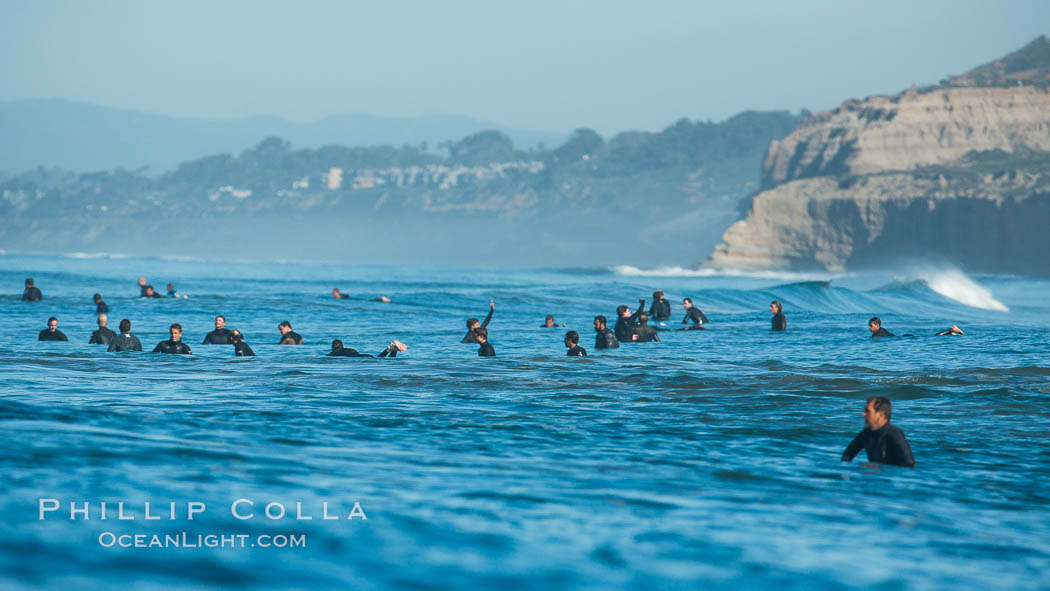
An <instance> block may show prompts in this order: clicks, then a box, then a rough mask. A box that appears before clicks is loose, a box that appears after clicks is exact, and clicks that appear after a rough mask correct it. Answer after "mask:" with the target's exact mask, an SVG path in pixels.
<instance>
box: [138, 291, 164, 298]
mask: <svg viewBox="0 0 1050 591" xmlns="http://www.w3.org/2000/svg"><path fill="white" fill-rule="evenodd" d="M142 297H144V298H163V297H164V296H162V295H160V294H159V293H157V292H153V295H147V294H142Z"/></svg>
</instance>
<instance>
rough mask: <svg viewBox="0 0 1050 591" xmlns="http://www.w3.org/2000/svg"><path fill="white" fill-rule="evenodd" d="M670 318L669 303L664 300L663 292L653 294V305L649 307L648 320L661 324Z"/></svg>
mask: <svg viewBox="0 0 1050 591" xmlns="http://www.w3.org/2000/svg"><path fill="white" fill-rule="evenodd" d="M670 317H671V302H669V301H667V300H665V299H664V292H663V290H660V289H658V290H656V291H654V292H653V305H651V306H649V318H651V319H653V320H656V321H657V322H662V321H664V320H667V319H668V318H670Z"/></svg>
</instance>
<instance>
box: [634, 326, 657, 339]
mask: <svg viewBox="0 0 1050 591" xmlns="http://www.w3.org/2000/svg"><path fill="white" fill-rule="evenodd" d="M657 332H658V331H657V329H655V328H653V327H651V326H649V325H648V324H646V325H639V326H636V327H634V334H636V335H638V340H637V341H635V342H636V343H652V342H657V343H659V342H660V337H658V336H656V333H657Z"/></svg>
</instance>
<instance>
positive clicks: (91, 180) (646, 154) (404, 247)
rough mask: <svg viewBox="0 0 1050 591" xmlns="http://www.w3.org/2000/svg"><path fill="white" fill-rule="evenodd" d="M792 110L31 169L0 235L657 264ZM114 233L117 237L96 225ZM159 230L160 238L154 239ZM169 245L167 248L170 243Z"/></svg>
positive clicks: (338, 256)
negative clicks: (555, 141) (525, 138)
mask: <svg viewBox="0 0 1050 591" xmlns="http://www.w3.org/2000/svg"><path fill="white" fill-rule="evenodd" d="M800 118H801V116H800V115H794V114H791V113H788V112H746V113H741V114H739V115H736V116H734V117H732V118H730V119H729V120H727V121H724V122H720V123H712V122H700V121H688V120H684V119H683V120H681V121H678V122H677V123H675V124H674V125H671V126H669V127H667V128H666V129H664V130H663V131H661V132H658V133H649V132H625V133H621V134H619V135H617V136H615V137H613V138H612V139H609V140H605V139H604V138H602V137H601V136H600V135H599V134H597V133H596V132H594V131H593V130H590V129H577V130H576V131H575V132H573V133H572V135H571V136H570V137H569V139H568V140H566V141H565V142H564V143H562V144H561V145H558V146H555V147H550V148H546V147H545V148H544V149H539V148H538V147H532V148H528V149H519V147H517V145H516V144H515V142H514V141H513V139H512V138H511V137H509V136H508V135H506V134H504V133H502V132H499V131H496V130H487V131H482V132H478V133H474V134H471V135H468V136H466V137H464V138H462V139H460V140H458V141H456V142H450V143H448V144H446V145H445V146H444V149H443V150H442V151H441V154H437V153H434V152H431V151H422V150H420V149H419V148H418V147H415V146H403V147H393V146H376V147H346V146H335V145H330V146H325V147H322V148H316V149H295V148H293V147H292V144H291V143H290V142H288V141H287V140H286V139H283V138H278V137H269V138H266V139H265V140H263V141H261V142H258V143H257V144H255V145H254V146H253V147H251V148H249V149H246V150H243V151H241V152H240V153H239V154H232V153H225V154H214V155H211V156H207V157H204V158H197V159H194V160H189V161H187V162H183V163H182V164H180V165H179V166H178V167H177V168H175V169H174V170H172V171H169V172H167V173H164V174H161V175H148V174H143V173H142V172H141V171H131V170H128V169H125V168H118V169H115V170H111V171H105V172H96V173H82V174H78V173H73V172H67V171H63V170H58V169H42V168H38V169H34V170H31V171H29V172H25V173H22V174H18V175H14V176H12V177H10V178H7V179H6V180H3V181H0V248H5V249H8V250H19V251H27V250H28V251H44V252H56V251H57V252H69V251H94V252H117V253H136V254H169V255H170V254H181V255H188V256H194V255H196V256H214V255H216V253H222V255H223V256H226V257H234V258H236V257H252V258H296V257H299V258H313V259H335V260H346V261H357V262H368V261H370V262H399V263H425V262H441V263H451V264H457V263H463V264H493V265H507V264H530V265H550V264H553V265H585V264H670V263H684V262H687V261H689V260H692V259H695V258H696V256H698V254H699V253H702V252H704V251H706V250H708V249H710V248H711V247H712V246H713V245H714V244H715V242H716V241H717V239H718V236H719V235H720V233H721V231H722V230H723V229H724V228H725V227H726V225H728V224H729V222H730V221H732V219H733V218H734V217H735V215H736V211H737V207H738V204H739V202H740V200H741V199H743V198H744V197H745V196H747V195H748V194H750V193H753V192H754V191H755V190H756V189H757V187H758V171H759V167H760V165H761V161H762V155H763V153H764V151H765V149H766V146H767V145H768V144H769V142H770V141H771V140H774V139H777V138H782V137H783V136H785V135H787V134H788V133H790V132H791V131H792V130H793V129H794V128H795V127H796V126H797V125H798V122H799V120H800ZM114 236H119V237H120V239H119V240H114V239H113V237H114ZM158 237H163V239H158ZM173 249H174V252H173Z"/></svg>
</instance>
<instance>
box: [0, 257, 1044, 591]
mask: <svg viewBox="0 0 1050 591" xmlns="http://www.w3.org/2000/svg"><path fill="white" fill-rule="evenodd" d="M140 275H145V276H147V277H148V278H149V279H150V282H151V283H153V284H154V285H156V286H157V287H158V288H161V289H162V288H163V286H164V285H165V284H166V283H168V282H174V283H175V284H176V286H177V287H178V289H179V291H180V292H181V293H184V294H186V295H188V296H189V298H188V299H179V300H174V299H162V300H150V301H147V300H142V299H140V298H138V297H137V296H138V287H137V286H136V285H135V279H136V278H137V277H138V276H140ZM25 277H33V278H34V279H35V280H36V283H37V285H38V286H39V287H40V288H41V289H42V291H43V293H44V297H45V299H44V301H43V302H40V303H36V304H27V303H23V302H21V301H19V296H20V294H21V291H22V281H23V279H24V278H25ZM333 287H339V288H340V289H342V290H343V291H344V292H345V293H348V294H350V295H351V296H352V298H354V299H351V300H335V299H333V298H332V297H331V295H330V291H331V289H332V288H333ZM658 288H659V289H663V290H664V291H665V292H666V293H667V296H668V298H669V299H670V300H671V301H672V302H673V303H677V302H680V301H681V298H682V297H683V296H688V297H692V298H693V299H694V301H695V302H696V303H697V304H698V305H699V306H700V307H701V308H702V309H703V310H704V312H705V313H706V314H707V316H708V317H709V319H710V326H709V330H706V331H690V332H673V331H669V332H666V333H663V342H660V343H653V344H630V345H626V344H625V345H623V346H622V347H621V348H620V349H618V350H615V351H610V352H596V351H594V350H593V341H594V337H593V329H592V328H591V321H592V318H593V317H594V315H596V314H605V315H607V316H609V317H613V316H614V314H615V308H616V306H617V305H618V304H621V303H623V304H631V305H632V306H633V305H635V304H636V302H637V298H639V297H646V298H647V299H648V298H649V297H650V295H651V293H652V292H653V290H654V289H658ZM1048 291H1050V282H1048V281H1045V280H1035V279H1026V278H1017V277H976V278H973V277H966V276H965V275H962V274H960V273H958V272H954V271H950V270H943V269H920V270H915V271H914V272H912V273H910V274H899V273H898V274H879V273H866V274H856V275H847V276H839V277H821V276H804V275H761V274H759V275H745V274H734V275H718V274H710V273H699V272H688V271H683V270H680V269H667V270H656V271H641V270H637V269H630V268H619V269H556V268H552V269H529V270H485V269H453V268H443V269H433V268H411V267H377V266H351V265H322V264H303V263H266V264H263V263H233V262H206V261H192V260H161V259H134V258H112V257H104V256H102V257H91V256H66V257H58V256H55V257H47V256H30V255H13V254H5V255H0V293H2V294H4V295H2V296H0V321H2V324H0V325H2V326H3V327H4V330H3V331H0V377H2V384H3V388H2V390H0V427H2V429H0V442H2V445H3V449H4V450H5V454H3V456H2V460H0V461H2V464H0V482H2V485H0V510H2V512H3V515H4V519H3V520H0V587H3V588H16V589H17V588H38V587H47V588H91V589H100V588H120V589H125V588H141V589H154V588H156V589H169V588H210V587H242V588H354V589H356V588H362V589H399V588H414V589H462V588H485V589H489V588H497V587H498V588H502V589H541V588H545V589H563V588H582V589H613V588H638V589H642V588H644V589H649V588H667V589H678V588H680V589H697V588H712V589H777V590H781V589H848V588H865V589H868V588H878V589H943V588H952V589H960V588H968V589H1011V590H1012V589H1046V588H1050V574H1048V573H1050V492H1048V488H1047V484H1048V482H1050V467H1048V465H1050V446H1048V445H1047V443H1046V437H1047V434H1048V432H1050V410H1048V406H1047V405H1046V399H1047V394H1048V392H1050V344H1048V342H1050V338H1048V337H1050V329H1048V327H1047V321H1046V319H1047V314H1048V313H1050V300H1048V299H1047V297H1046V294H1047V293H1048ZM95 292H100V293H101V294H102V295H103V296H104V299H105V301H106V302H107V303H108V304H109V307H110V308H111V312H110V314H109V316H110V318H111V325H112V326H114V327H115V326H116V324H117V322H118V321H119V319H120V318H125V317H126V318H129V319H130V320H131V321H132V323H133V325H134V326H133V332H134V333H135V334H137V335H138V336H139V337H140V338H141V339H142V342H143V345H144V347H145V348H146V350H147V351H148V350H150V349H152V347H153V345H154V344H156V343H157V342H158V341H160V340H163V339H165V338H167V326H168V325H169V324H170V323H172V322H179V323H181V324H182V325H183V327H184V329H185V334H184V340H185V341H186V342H187V343H189V344H190V346H191V347H192V348H193V355H192V356H189V357H181V356H161V355H156V354H151V353H141V354H120V355H118V354H111V353H106V352H104V350H103V348H101V347H96V346H90V345H88V344H87V341H88V338H89V335H90V333H91V331H92V330H93V329H94V328H95V326H94V322H95V315H94V305H93V304H92V302H91V295H92V294H93V293H95ZM380 294H382V295H387V296H389V297H390V298H391V299H392V300H393V301H392V303H389V304H384V303H377V302H371V301H368V300H369V299H370V298H373V297H375V296H378V295H380ZM490 299H494V300H495V303H496V311H495V315H494V318H493V320H492V322H491V324H490V325H489V331H490V340H491V342H492V343H493V344H494V346H495V348H496V351H497V354H498V357H496V358H494V359H479V358H478V357H477V353H476V348H477V347H476V346H475V345H468V344H461V343H460V342H459V340H460V338H462V336H463V333H464V332H465V324H464V320H465V319H466V318H468V317H471V316H474V317H478V318H483V317H484V315H485V313H486V312H487V308H488V301H489V300H490ZM773 299H779V300H781V301H783V302H784V310H785V314H786V315H787V318H788V329H789V330H788V332H786V333H779V334H778V333H771V332H770V331H769V313H768V306H769V302H770V301H771V300H773ZM548 313H550V314H554V315H555V318H556V319H557V321H558V322H559V323H562V322H564V323H566V324H567V325H568V328H566V329H557V330H547V329H540V328H539V325H540V324H541V323H542V321H543V317H544V316H545V315H546V314H548ZM216 314H223V315H225V316H226V317H227V319H228V326H229V327H231V328H238V329H240V330H241V331H242V332H244V334H245V335H246V337H247V341H248V343H249V344H250V345H251V346H252V347H253V348H254V350H255V352H256V353H257V355H258V357H256V358H254V359H243V358H235V357H234V356H233V349H232V347H228V346H204V345H201V344H200V342H201V340H202V339H203V336H204V334H205V333H206V332H208V331H209V330H211V329H212V322H213V319H214V316H215V315H216ZM872 315H878V316H880V317H881V318H882V319H883V324H884V326H885V327H887V328H888V329H890V330H891V331H893V332H895V333H897V334H904V333H910V334H914V335H916V336H914V337H909V338H899V339H871V338H869V336H868V335H869V333H868V332H867V327H866V323H867V319H868V318H869V317H870V316H872ZM49 316H56V317H57V318H58V319H59V323H60V324H59V329H60V330H62V331H63V332H65V334H67V335H68V336H69V338H70V342H69V343H38V342H36V335H37V333H38V332H39V331H40V330H41V329H43V328H44V327H45V325H46V320H47V318H48V317H49ZM681 316H682V313H681V308H680V306H678V305H677V304H676V305H675V308H674V316H673V317H672V321H671V322H670V323H669V326H668V328H674V327H676V326H678V322H679V320H680V319H681ZM282 320H288V321H290V322H291V323H292V325H293V327H294V328H295V330H296V331H297V332H299V333H300V334H302V335H303V337H304V341H305V344H304V345H303V346H300V347H279V346H277V345H276V344H275V343H276V342H277V341H278V339H279V333H278V331H277V324H278V323H279V322H280V321H282ZM952 324H958V325H959V326H960V327H962V328H963V329H964V330H965V331H966V333H967V334H966V336H964V337H934V336H931V335H932V334H933V333H934V332H936V331H937V330H940V329H943V328H947V327H948V326H951V325H952ZM568 329H574V330H577V331H579V332H580V333H581V335H582V339H581V344H583V345H584V346H585V347H586V348H587V349H588V350H589V351H590V352H591V356H589V357H587V358H583V359H577V358H571V359H570V358H566V357H565V349H564V346H563V345H562V338H563V336H564V332H565V330H568ZM335 338H339V339H342V340H343V341H344V342H345V343H346V344H347V345H348V346H352V347H355V348H357V349H358V350H360V351H362V352H368V353H373V354H375V353H378V352H379V351H381V350H382V349H383V347H384V346H385V345H386V343H388V342H389V341H390V340H392V339H395V338H396V339H399V340H401V341H403V342H404V343H406V344H407V345H408V351H407V352H406V353H403V354H401V355H399V356H398V358H397V359H330V358H326V357H325V354H326V353H327V352H328V350H329V343H330V342H331V340H332V339H335ZM868 396H886V397H888V398H890V399H891V400H892V401H893V403H894V413H893V422H894V424H896V425H898V426H899V427H901V428H902V429H903V430H904V431H905V432H906V433H907V435H908V438H909V440H910V442H911V446H912V448H913V450H914V453H915V456H916V460H917V466H916V468H915V469H905V468H896V467H885V466H882V467H880V466H873V465H866V464H864V463H862V462H861V461H860V460H862V459H863V452H862V454H861V457H859V458H858V460H857V461H854V462H853V463H848V464H847V463H841V462H840V461H839V456H840V454H841V453H842V450H843V449H844V448H845V446H846V444H847V443H848V442H849V441H850V439H851V438H852V437H853V436H854V435H855V434H856V433H857V432H858V431H859V430H860V429H861V428H862V425H863V424H862V419H861V412H862V410H863V407H864V399H865V398H866V397H868ZM40 499H55V500H56V501H58V503H59V504H60V509H58V510H57V511H50V512H47V513H45V514H44V519H41V518H40V517H41V513H40V507H41V501H40ZM239 499H246V500H247V501H248V502H250V503H254V504H251V505H249V504H248V503H247V502H242V503H241V504H240V505H238V506H237V507H238V510H239V511H240V515H241V516H244V514H246V513H249V512H250V513H252V514H253V515H254V517H252V518H251V519H243V520H242V519H238V518H236V517H234V516H233V515H232V513H231V505H232V504H234V502H236V501H237V500H239ZM147 501H149V502H150V503H151V505H152V506H153V507H154V513H153V515H157V514H160V515H161V516H162V518H161V519H157V520H146V519H145V514H144V513H145V512H144V503H145V502H147ZM71 502H73V503H76V505H75V506H83V503H85V502H87V503H88V504H89V507H88V518H87V519H84V518H83V517H82V514H77V515H74V516H75V517H76V519H71V518H70V517H71V516H70V511H69V504H70V503H71ZM102 502H107V503H108V505H107V506H108V507H109V514H108V518H107V519H105V520H103V519H101V514H100V513H101V507H100V504H101V503H102ZM117 502H124V503H125V505H126V512H127V514H128V515H134V516H136V519H135V520H117V519H116V518H115V517H114V516H113V515H114V509H113V507H115V505H116V503H117ZM198 502H199V503H201V504H203V505H205V506H206V510H205V511H203V512H201V513H198V514H196V515H195V516H194V519H192V520H190V519H189V518H188V507H189V504H190V503H198ZM326 502H327V503H328V505H329V509H330V513H331V514H333V515H337V516H339V517H344V518H345V517H347V516H349V515H350V514H351V513H354V512H355V509H354V504H355V503H359V506H358V508H359V510H360V511H359V512H357V515H356V516H355V518H354V519H336V520H326V519H322V517H323V503H326ZM170 503H175V505H174V510H173V511H174V517H172V515H171V512H172V509H171V507H172V505H170ZM269 503H280V504H281V506H282V507H284V508H285V509H286V510H287V514H286V515H285V517H284V518H283V519H275V520H271V519H268V518H267V517H266V516H265V514H264V507H266V505H267V504H269ZM297 503H299V504H300V507H301V511H300V512H301V514H302V516H303V517H306V516H310V517H312V519H305V518H304V519H296V518H295V517H294V514H295V510H296V504H297ZM157 507H159V508H160V509H159V510H158V509H156V508H157ZM273 512H274V514H277V513H278V512H279V509H278V508H277V506H276V505H274V506H273ZM360 513H364V514H365V516H366V517H367V520H365V519H362V518H361V517H360ZM183 533H185V534H186V535H185V539H188V540H191V541H192V540H195V539H197V540H203V537H201V538H197V537H196V536H207V535H220V536H222V535H225V536H233V535H244V536H246V538H243V539H247V540H250V542H249V543H254V542H258V541H259V540H260V537H259V536H274V537H277V536H305V538H303V539H305V541H306V543H305V547H295V548H292V547H284V548H275V547H266V548H264V547H261V546H259V545H257V546H256V547H250V546H249V547H243V548H241V547H216V548H209V547H191V546H192V545H191V544H185V545H183V546H181V547H171V546H169V547H128V548H124V547H121V546H120V544H117V543H113V544H111V545H108V546H107V543H108V542H110V541H114V542H115V540H116V539H117V536H121V535H127V536H136V535H137V536H140V538H138V539H139V540H143V541H144V542H146V543H147V544H148V543H149V541H150V540H152V539H153V538H152V536H153V535H158V536H159V538H163V537H164V536H165V535H168V536H172V537H178V536H182V535H183ZM107 534H108V535H109V536H112V537H108V536H107ZM125 539H126V540H135V538H125ZM272 540H273V538H271V541H272ZM132 545H134V544H132Z"/></svg>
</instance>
